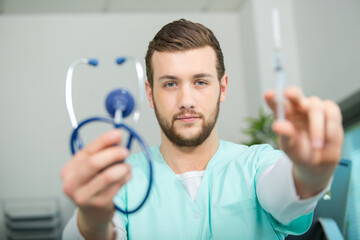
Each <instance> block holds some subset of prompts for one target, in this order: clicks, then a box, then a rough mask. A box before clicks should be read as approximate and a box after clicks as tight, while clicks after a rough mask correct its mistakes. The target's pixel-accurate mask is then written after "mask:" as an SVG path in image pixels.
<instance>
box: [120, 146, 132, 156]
mask: <svg viewBox="0 0 360 240" xmlns="http://www.w3.org/2000/svg"><path fill="white" fill-rule="evenodd" d="M121 151H122V153H123V154H124V155H125V156H129V154H130V151H129V150H128V149H127V148H122V149H121Z"/></svg>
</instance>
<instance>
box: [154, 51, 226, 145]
mask: <svg viewBox="0 0 360 240" xmlns="http://www.w3.org/2000/svg"><path fill="white" fill-rule="evenodd" d="M152 66H153V70H154V71H153V72H154V76H153V79H154V82H153V89H152V90H151V88H150V86H149V85H148V84H147V94H148V98H149V101H150V105H151V107H153V108H154V109H155V113H156V117H157V119H158V122H159V124H160V127H161V129H162V131H163V133H164V134H165V135H166V137H167V138H168V139H169V140H170V141H171V142H173V143H174V144H176V145H178V146H198V145H200V144H201V143H203V142H204V141H205V140H206V139H207V138H208V136H209V135H210V134H211V132H212V131H213V129H214V126H215V124H216V120H217V116H218V113H219V104H220V102H222V101H224V100H225V95H226V87H227V76H226V75H225V76H224V77H223V78H222V79H221V82H220V83H219V80H218V78H217V71H216V55H215V51H214V50H213V49H212V48H211V47H203V48H199V49H194V50H187V51H182V52H155V53H154V54H153V56H152Z"/></svg>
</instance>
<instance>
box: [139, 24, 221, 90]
mask: <svg viewBox="0 0 360 240" xmlns="http://www.w3.org/2000/svg"><path fill="white" fill-rule="evenodd" d="M205 46H210V47H212V48H213V49H214V51H215V54H216V58H217V66H216V70H217V75H218V79H219V81H220V79H221V78H222V77H223V76H224V74H225V66H224V57H223V53H222V51H221V48H220V44H219V42H218V40H217V39H216V37H215V35H214V33H213V32H212V31H211V30H210V29H208V28H207V27H205V26H203V25H201V24H200V23H193V22H191V21H188V20H185V19H180V20H177V21H174V22H171V23H168V24H167V25H165V26H164V27H162V28H161V29H160V31H159V32H158V33H157V34H156V35H155V37H154V39H153V40H152V41H151V42H150V43H149V46H148V50H147V53H146V56H145V62H146V76H147V79H148V81H149V83H150V86H151V88H152V87H153V81H154V79H153V68H152V63H151V58H152V56H153V54H154V52H155V51H158V52H175V51H185V50H190V49H196V48H201V47H205Z"/></svg>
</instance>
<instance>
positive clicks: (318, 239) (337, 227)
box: [286, 159, 351, 240]
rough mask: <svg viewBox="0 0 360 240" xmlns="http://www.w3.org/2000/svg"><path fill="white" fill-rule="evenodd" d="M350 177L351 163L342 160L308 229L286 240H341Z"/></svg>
mask: <svg viewBox="0 0 360 240" xmlns="http://www.w3.org/2000/svg"><path fill="white" fill-rule="evenodd" d="M350 176H351V161H349V160H345V159H342V160H341V161H340V162H339V165H338V167H337V169H336V171H335V174H334V179H333V183H332V185H331V190H330V194H329V195H327V194H326V195H324V197H323V198H322V199H321V200H320V201H319V202H318V205H317V206H316V208H315V210H314V218H313V223H312V225H311V227H310V229H309V230H308V231H307V232H306V233H304V234H303V235H299V236H292V235H289V236H287V237H286V240H343V239H344V236H345V232H346V213H347V205H348V196H349V186H350Z"/></svg>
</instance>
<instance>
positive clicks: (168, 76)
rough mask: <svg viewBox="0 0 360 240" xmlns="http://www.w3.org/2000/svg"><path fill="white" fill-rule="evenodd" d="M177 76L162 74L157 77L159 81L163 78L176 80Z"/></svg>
mask: <svg viewBox="0 0 360 240" xmlns="http://www.w3.org/2000/svg"><path fill="white" fill-rule="evenodd" d="M178 79H179V78H178V77H176V76H173V75H162V76H161V77H159V81H164V80H178Z"/></svg>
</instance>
